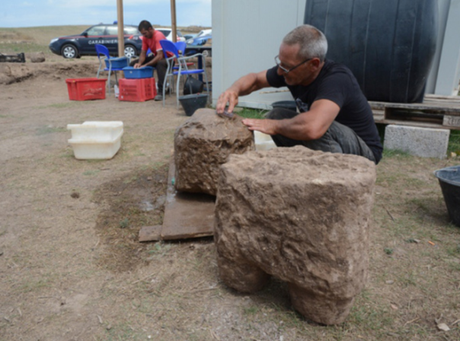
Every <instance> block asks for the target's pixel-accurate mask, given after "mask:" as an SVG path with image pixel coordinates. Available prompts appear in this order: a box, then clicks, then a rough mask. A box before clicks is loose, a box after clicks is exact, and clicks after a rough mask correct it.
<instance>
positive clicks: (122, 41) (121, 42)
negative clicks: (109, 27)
mask: <svg viewBox="0 0 460 341" xmlns="http://www.w3.org/2000/svg"><path fill="white" fill-rule="evenodd" d="M117 20H118V56H119V57H123V56H124V55H125V34H124V31H123V29H124V26H125V25H124V24H123V0H117Z"/></svg>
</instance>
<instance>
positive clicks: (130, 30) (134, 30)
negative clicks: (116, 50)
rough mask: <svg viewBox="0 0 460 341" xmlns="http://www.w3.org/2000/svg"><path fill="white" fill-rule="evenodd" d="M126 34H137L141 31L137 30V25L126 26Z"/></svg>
mask: <svg viewBox="0 0 460 341" xmlns="http://www.w3.org/2000/svg"><path fill="white" fill-rule="evenodd" d="M124 32H125V34H137V35H140V34H141V33H140V32H139V31H138V30H137V28H136V27H125V28H124Z"/></svg>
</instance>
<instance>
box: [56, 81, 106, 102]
mask: <svg viewBox="0 0 460 341" xmlns="http://www.w3.org/2000/svg"><path fill="white" fill-rule="evenodd" d="M65 81H66V83H67V90H68V91H69V99H70V100H72V101H88V100H93V99H105V82H106V81H107V79H103V78H68V79H66V80H65Z"/></svg>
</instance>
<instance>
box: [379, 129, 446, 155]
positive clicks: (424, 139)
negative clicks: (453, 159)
mask: <svg viewBox="0 0 460 341" xmlns="http://www.w3.org/2000/svg"><path fill="white" fill-rule="evenodd" d="M449 134H450V130H449V129H434V128H420V127H408V126H400V125H388V126H387V127H386V128H385V140H384V148H385V149H398V150H401V151H403V152H406V153H409V154H411V155H416V156H421V157H436V158H439V159H443V158H445V157H446V154H447V145H448V143H449Z"/></svg>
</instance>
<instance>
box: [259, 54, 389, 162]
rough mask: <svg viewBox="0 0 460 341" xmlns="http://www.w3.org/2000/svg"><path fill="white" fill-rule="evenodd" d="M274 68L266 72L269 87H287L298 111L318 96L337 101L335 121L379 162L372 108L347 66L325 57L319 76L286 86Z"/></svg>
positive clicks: (304, 109) (377, 137)
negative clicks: (353, 134)
mask: <svg viewBox="0 0 460 341" xmlns="http://www.w3.org/2000/svg"><path fill="white" fill-rule="evenodd" d="M277 71H278V67H277V66H275V67H273V68H271V69H269V70H268V71H267V80H268V83H269V84H270V86H272V87H274V88H279V87H283V86H287V87H288V88H289V90H290V92H291V94H292V96H293V97H294V99H295V100H296V102H297V106H298V107H299V109H300V110H301V112H305V111H308V110H309V108H310V107H311V105H312V104H313V102H315V101H317V100H320V99H328V100H330V101H332V102H334V103H336V104H337V105H338V106H339V107H340V111H339V114H338V115H337V117H336V118H335V120H336V121H337V122H339V123H341V124H343V125H345V126H347V127H350V128H351V129H353V131H354V132H355V133H356V134H357V135H358V136H359V137H361V139H363V141H364V142H365V143H366V144H367V145H368V146H369V148H370V149H371V150H372V152H373V153H374V156H375V160H376V163H378V162H379V161H380V159H381V158H382V149H383V148H382V144H381V143H380V137H379V134H378V131H377V127H376V125H375V122H374V116H373V114H372V109H371V107H370V106H369V103H368V102H367V99H366V97H364V94H363V92H362V91H361V88H360V87H359V85H358V81H357V80H356V78H355V76H354V75H353V74H352V72H351V71H350V70H349V69H348V68H347V67H346V66H344V65H341V64H337V63H335V62H332V61H329V60H326V61H325V63H324V66H323V68H322V69H321V72H320V73H319V75H318V77H317V78H316V79H315V80H314V81H313V82H312V83H311V84H309V85H307V86H303V85H295V86H290V85H287V84H286V83H285V81H284V77H283V76H280V75H278V73H277Z"/></svg>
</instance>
